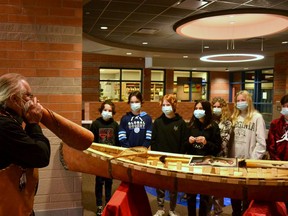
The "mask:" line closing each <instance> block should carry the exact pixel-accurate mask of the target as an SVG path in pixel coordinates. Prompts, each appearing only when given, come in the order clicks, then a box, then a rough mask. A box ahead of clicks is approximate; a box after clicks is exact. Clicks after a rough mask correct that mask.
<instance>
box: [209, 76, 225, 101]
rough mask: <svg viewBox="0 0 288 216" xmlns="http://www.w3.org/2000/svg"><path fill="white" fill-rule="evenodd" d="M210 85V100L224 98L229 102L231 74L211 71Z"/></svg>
mask: <svg viewBox="0 0 288 216" xmlns="http://www.w3.org/2000/svg"><path fill="white" fill-rule="evenodd" d="M210 83H211V86H210V100H212V98H214V97H222V98H223V99H224V100H226V101H229V73H227V72H215V71H214V72H213V71H211V72H210ZM207 90H208V89H207Z"/></svg>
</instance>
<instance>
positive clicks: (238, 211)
mask: <svg viewBox="0 0 288 216" xmlns="http://www.w3.org/2000/svg"><path fill="white" fill-rule="evenodd" d="M249 203H250V202H249V201H247V200H244V201H243V200H238V199H231V205H232V210H233V212H232V216H241V215H242V214H243V213H244V212H245V211H246V209H247V208H248V206H249Z"/></svg>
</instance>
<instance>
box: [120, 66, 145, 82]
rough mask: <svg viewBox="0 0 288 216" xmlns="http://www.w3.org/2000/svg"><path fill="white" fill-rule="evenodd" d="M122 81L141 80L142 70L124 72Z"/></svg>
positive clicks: (125, 70) (124, 70) (126, 70)
mask: <svg viewBox="0 0 288 216" xmlns="http://www.w3.org/2000/svg"><path fill="white" fill-rule="evenodd" d="M122 80H138V81H140V80H141V70H128V69H123V70H122Z"/></svg>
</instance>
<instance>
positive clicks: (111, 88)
mask: <svg viewBox="0 0 288 216" xmlns="http://www.w3.org/2000/svg"><path fill="white" fill-rule="evenodd" d="M141 76H142V70H141V69H110V68H101V69H100V101H104V100H107V99H111V100H112V101H127V100H128V95H129V94H130V92H131V91H136V90H139V91H141V82H142V81H141Z"/></svg>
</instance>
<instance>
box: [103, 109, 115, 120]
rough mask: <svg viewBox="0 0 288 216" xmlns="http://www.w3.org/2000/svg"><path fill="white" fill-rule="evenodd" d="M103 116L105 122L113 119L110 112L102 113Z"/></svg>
mask: <svg viewBox="0 0 288 216" xmlns="http://www.w3.org/2000/svg"><path fill="white" fill-rule="evenodd" d="M101 116H102V118H103V119H104V120H108V119H110V118H112V112H109V111H104V110H103V111H102V113H101Z"/></svg>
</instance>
